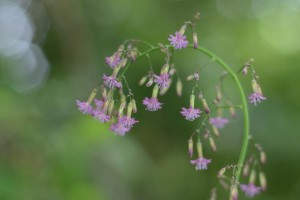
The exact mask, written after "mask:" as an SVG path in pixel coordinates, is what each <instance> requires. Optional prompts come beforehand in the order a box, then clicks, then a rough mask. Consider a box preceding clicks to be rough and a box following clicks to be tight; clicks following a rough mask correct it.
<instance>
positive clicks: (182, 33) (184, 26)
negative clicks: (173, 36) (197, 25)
mask: <svg viewBox="0 0 300 200" xmlns="http://www.w3.org/2000/svg"><path fill="white" fill-rule="evenodd" d="M185 31H186V24H184V25H183V26H182V27H181V28H180V30H179V33H180V35H184V33H185Z"/></svg>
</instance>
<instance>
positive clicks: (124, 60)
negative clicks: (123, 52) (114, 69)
mask: <svg viewBox="0 0 300 200" xmlns="http://www.w3.org/2000/svg"><path fill="white" fill-rule="evenodd" d="M126 64H127V58H124V59H122V61H121V62H120V64H119V65H120V66H121V68H123V67H125V66H126Z"/></svg>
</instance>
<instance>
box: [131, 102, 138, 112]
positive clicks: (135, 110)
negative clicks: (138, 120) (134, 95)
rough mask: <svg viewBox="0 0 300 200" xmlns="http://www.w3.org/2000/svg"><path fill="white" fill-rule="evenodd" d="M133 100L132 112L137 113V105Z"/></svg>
mask: <svg viewBox="0 0 300 200" xmlns="http://www.w3.org/2000/svg"><path fill="white" fill-rule="evenodd" d="M131 102H132V112H133V113H137V106H136V102H135V100H134V99H132V100H131Z"/></svg>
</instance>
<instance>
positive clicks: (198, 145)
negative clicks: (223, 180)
mask: <svg viewBox="0 0 300 200" xmlns="http://www.w3.org/2000/svg"><path fill="white" fill-rule="evenodd" d="M197 151H198V156H199V158H203V151H202V144H201V142H200V141H198V142H197Z"/></svg>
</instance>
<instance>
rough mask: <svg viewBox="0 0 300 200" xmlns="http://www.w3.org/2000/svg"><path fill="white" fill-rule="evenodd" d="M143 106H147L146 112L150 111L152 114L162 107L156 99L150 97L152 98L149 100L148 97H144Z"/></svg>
mask: <svg viewBox="0 0 300 200" xmlns="http://www.w3.org/2000/svg"><path fill="white" fill-rule="evenodd" d="M143 104H144V105H145V106H147V108H146V110H148V111H152V112H153V111H157V110H159V109H161V105H162V103H160V102H159V101H158V99H157V98H154V97H152V98H150V99H149V98H148V97H146V98H145V99H144V100H143Z"/></svg>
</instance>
